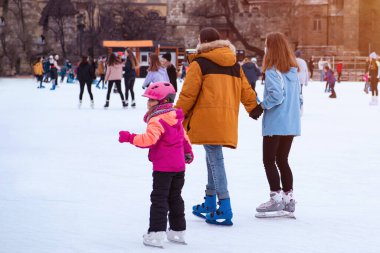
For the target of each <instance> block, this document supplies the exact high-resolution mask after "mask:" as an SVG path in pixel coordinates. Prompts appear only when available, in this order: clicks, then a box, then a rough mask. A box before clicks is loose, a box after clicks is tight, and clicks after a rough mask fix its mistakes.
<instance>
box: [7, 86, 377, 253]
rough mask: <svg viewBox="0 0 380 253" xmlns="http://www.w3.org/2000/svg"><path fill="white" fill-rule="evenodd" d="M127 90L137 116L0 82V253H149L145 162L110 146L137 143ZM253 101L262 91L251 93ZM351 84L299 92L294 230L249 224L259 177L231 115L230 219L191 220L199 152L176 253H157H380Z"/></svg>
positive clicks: (245, 121)
mask: <svg viewBox="0 0 380 253" xmlns="http://www.w3.org/2000/svg"><path fill="white" fill-rule="evenodd" d="M141 84H142V80H141V79H139V80H137V82H136V84H135V92H136V98H137V99H136V100H137V108H136V109H131V108H128V109H126V110H124V109H122V106H121V101H120V97H119V96H118V95H117V94H112V95H111V102H110V108H109V109H108V110H104V109H103V105H104V102H105V96H106V91H105V90H98V89H94V88H93V92H94V96H95V109H93V110H92V109H91V108H90V102H89V97H88V94H87V91H85V94H84V99H83V106H82V109H80V110H79V109H78V107H77V104H78V94H79V87H78V85H77V84H75V85H69V84H62V85H60V86H61V87H59V88H57V90H55V91H50V90H49V89H48V88H46V89H42V90H40V89H37V88H36V87H37V84H36V82H35V81H34V80H32V79H5V78H3V79H0V253H82V252H83V253H98V252H99V253H103V252H104V253H121V252H123V253H124V252H156V251H157V252H158V251H159V250H160V249H152V248H147V247H145V246H144V245H143V244H142V234H143V233H144V232H146V230H147V228H148V221H149V206H150V198H149V197H150V192H151V185H152V179H151V165H150V163H149V161H148V159H147V152H148V150H142V149H138V148H136V147H133V146H131V145H128V144H119V143H118V132H119V130H122V129H123V130H130V131H132V132H136V133H141V132H143V131H144V130H145V127H146V125H145V123H144V122H143V121H142V117H143V115H144V113H145V111H146V99H145V98H143V97H141V94H142V92H143V90H142V89H141ZM257 86H258V93H259V95H260V97H262V90H263V86H261V85H260V84H259V83H258V85H257ZM363 87H364V84H363V83H341V84H337V87H336V90H337V96H338V98H337V99H336V100H332V99H329V98H328V94H326V93H324V92H323V90H324V84H322V83H320V82H313V83H311V84H310V85H309V86H308V87H306V88H304V98H305V107H304V108H305V109H304V116H303V118H302V136H301V137H298V138H296V140H295V142H294V144H293V148H292V151H291V154H290V158H289V159H290V164H291V167H292V169H293V173H294V191H295V196H296V200H297V207H296V217H297V219H296V220H291V219H269V220H268V219H256V218H254V214H255V207H256V206H258V205H259V204H260V203H262V202H264V201H267V200H268V193H269V192H268V191H269V189H268V183H267V179H266V177H265V172H264V168H263V165H262V161H261V160H262V151H261V147H262V137H261V119H260V120H259V121H254V120H252V119H251V118H249V117H248V115H247V113H246V112H245V110H244V108H243V107H241V111H240V120H239V124H240V125H239V146H238V149H236V150H231V149H227V148H226V149H224V154H225V163H226V169H227V173H228V180H229V190H230V194H231V202H232V207H233V212H234V218H233V222H234V225H233V226H232V227H217V226H213V225H209V224H206V223H205V222H204V221H203V220H201V219H199V218H197V217H195V216H193V215H192V214H191V206H192V205H194V204H196V203H201V201H202V200H203V195H204V188H205V183H206V178H207V177H206V165H205V158H204V150H203V147H202V146H194V152H195V160H194V162H193V163H192V164H191V165H190V166H188V167H187V173H186V184H185V187H184V189H183V197H184V200H185V205H186V219H187V237H186V239H187V242H188V245H187V246H183V245H175V244H171V243H169V242H166V243H165V248H166V249H165V252H178V251H180V252H183V253H184V252H218V253H222V252H266V253H271V252H273V253H279V252H281V253H286V252H292V253H298V252H302V253H304V252H334V253H338V252H342V253H343V252H344V253H348V252H352V253H354V252H365V253H378V252H380V243H379V238H380V219H379V215H378V213H377V212H379V210H380V200H379V185H380V184H379V179H380V138H379V135H380V106H369V105H368V102H369V101H370V96H369V95H366V94H364V92H363Z"/></svg>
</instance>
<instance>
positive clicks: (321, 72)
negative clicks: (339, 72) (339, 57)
mask: <svg viewBox="0 0 380 253" xmlns="http://www.w3.org/2000/svg"><path fill="white" fill-rule="evenodd" d="M319 72H320V74H321V82H323V81H324V80H325V71H324V70H323V69H322V70H319Z"/></svg>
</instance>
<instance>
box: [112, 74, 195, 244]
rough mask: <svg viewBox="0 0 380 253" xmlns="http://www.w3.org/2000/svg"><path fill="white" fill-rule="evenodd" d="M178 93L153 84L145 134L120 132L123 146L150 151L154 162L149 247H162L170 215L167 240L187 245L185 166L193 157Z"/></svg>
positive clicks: (145, 240) (148, 92)
mask: <svg viewBox="0 0 380 253" xmlns="http://www.w3.org/2000/svg"><path fill="white" fill-rule="evenodd" d="M175 94H176V92H175V90H174V87H173V86H172V85H171V84H170V83H168V82H157V83H152V84H151V85H150V86H149V87H148V89H147V90H146V91H145V93H144V95H143V96H144V97H147V98H149V100H148V103H147V104H148V112H147V113H146V114H145V116H144V121H145V122H146V123H147V124H148V126H147V129H146V132H145V133H143V134H132V133H130V132H128V131H120V132H119V142H120V143H123V142H129V143H131V144H132V145H135V146H136V147H139V148H149V156H148V157H149V160H150V161H151V162H152V163H153V191H152V193H151V195H150V199H151V202H152V204H151V207H150V222H149V230H148V233H147V234H145V235H144V236H143V243H144V244H145V245H146V246H153V247H161V248H162V247H163V240H164V237H165V231H166V227H167V216H168V213H169V225H170V228H169V229H168V231H167V232H166V235H167V238H168V240H169V241H172V242H176V243H182V244H186V243H185V239H184V232H185V230H186V220H185V207H184V202H183V199H182V196H181V191H182V187H183V185H184V182H185V163H188V164H189V163H191V162H192V161H193V158H194V155H193V152H192V149H191V143H190V141H189V138H188V137H187V134H186V132H185V130H184V129H183V126H182V122H183V120H184V115H183V113H182V110H180V109H175V108H173V102H174V98H175Z"/></svg>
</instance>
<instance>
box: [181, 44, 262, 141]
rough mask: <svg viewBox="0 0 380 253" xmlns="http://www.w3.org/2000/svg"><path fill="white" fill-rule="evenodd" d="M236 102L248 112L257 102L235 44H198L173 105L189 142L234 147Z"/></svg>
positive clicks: (236, 123)
mask: <svg viewBox="0 0 380 253" xmlns="http://www.w3.org/2000/svg"><path fill="white" fill-rule="evenodd" d="M240 102H242V103H243V105H244V107H245V109H246V111H247V112H248V113H250V112H251V111H252V110H253V109H254V108H255V107H256V106H257V101H256V93H255V92H254V91H253V89H252V87H251V85H249V83H248V80H247V78H246V77H245V75H244V72H243V70H242V68H241V67H240V65H239V64H238V63H237V62H236V56H235V47H234V46H233V45H232V44H231V43H230V42H229V41H226V40H217V41H213V42H210V43H203V44H201V45H200V46H199V48H198V53H197V54H196V55H195V56H194V58H193V59H192V61H191V63H190V66H189V70H188V72H187V73H186V79H185V83H184V85H183V88H182V91H181V93H180V95H179V98H178V101H177V104H176V106H175V107H177V108H181V109H182V111H183V113H184V114H185V121H184V127H185V130H186V131H187V133H188V135H189V138H190V141H191V143H193V144H208V145H223V146H225V147H230V148H236V147H237V140H238V116H239V106H240Z"/></svg>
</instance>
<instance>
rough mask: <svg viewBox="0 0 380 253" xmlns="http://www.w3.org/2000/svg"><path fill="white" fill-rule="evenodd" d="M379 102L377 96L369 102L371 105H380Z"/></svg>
mask: <svg viewBox="0 0 380 253" xmlns="http://www.w3.org/2000/svg"><path fill="white" fill-rule="evenodd" d="M378 103H379V101H378V99H377V96H372V98H371V102H369V105H378Z"/></svg>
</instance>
